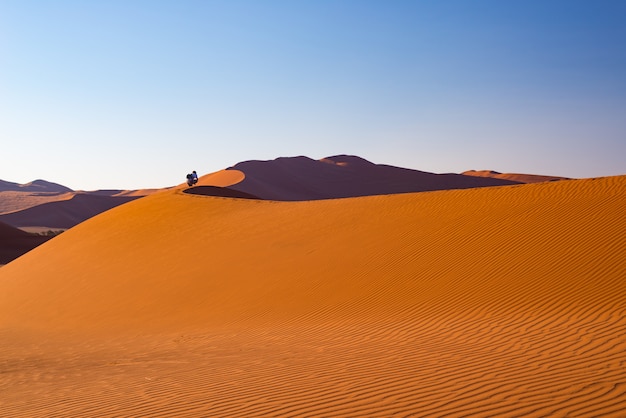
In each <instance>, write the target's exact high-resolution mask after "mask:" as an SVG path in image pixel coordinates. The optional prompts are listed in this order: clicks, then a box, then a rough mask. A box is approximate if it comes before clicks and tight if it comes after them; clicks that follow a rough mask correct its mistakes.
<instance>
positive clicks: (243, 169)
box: [205, 155, 517, 201]
mask: <svg viewBox="0 0 626 418" xmlns="http://www.w3.org/2000/svg"><path fill="white" fill-rule="evenodd" d="M230 170H237V171H238V172H240V173H243V175H242V177H241V178H240V179H239V180H237V181H236V182H232V183H230V184H213V183H212V182H210V180H209V179H206V180H205V181H207V182H208V183H207V184H208V185H212V186H229V188H231V189H234V190H239V191H241V192H245V193H249V194H251V195H253V196H258V197H259V198H261V199H269V200H281V201H296V200H318V199H335V198H342V197H357V196H373V195H381V194H393V193H408V192H422V191H431V190H449V189H466V188H472V187H487V186H498V185H500V186H501V185H507V184H508V185H510V184H515V183H517V182H515V181H510V180H502V179H494V178H487V177H477V176H464V175H461V174H433V173H427V172H423V171H418V170H411V169H407V168H400V167H393V166H389V165H383V164H374V163H371V162H369V161H367V160H364V159H363V158H360V157H356V156H351V155H337V156H334V157H327V158H323V159H321V160H313V159H311V158H308V157H288V158H285V157H281V158H277V159H275V160H271V161H244V162H241V163H238V164H236V165H234V166H233V167H231V169H229V170H226V171H230Z"/></svg>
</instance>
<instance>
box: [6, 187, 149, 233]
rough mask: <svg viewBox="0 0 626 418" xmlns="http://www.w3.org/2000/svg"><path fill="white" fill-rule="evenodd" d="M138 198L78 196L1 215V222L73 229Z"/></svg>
mask: <svg viewBox="0 0 626 418" xmlns="http://www.w3.org/2000/svg"><path fill="white" fill-rule="evenodd" d="M138 198H139V197H135V196H129V197H111V196H100V195H92V194H76V195H75V196H74V197H72V198H71V199H69V200H62V201H56V202H48V203H44V204H41V205H38V206H34V207H30V208H28V209H25V210H21V211H18V212H12V213H6V214H3V215H0V222H5V223H7V224H9V225H12V226H15V227H27V226H45V227H47V228H71V227H73V226H75V225H77V224H79V223H80V222H83V221H84V220H86V219H89V218H91V217H92V216H95V215H97V214H99V213H102V212H104V211H106V210H109V209H111V208H114V207H115V206H119V205H121V204H124V203H127V202H130V201H131V200H135V199H138Z"/></svg>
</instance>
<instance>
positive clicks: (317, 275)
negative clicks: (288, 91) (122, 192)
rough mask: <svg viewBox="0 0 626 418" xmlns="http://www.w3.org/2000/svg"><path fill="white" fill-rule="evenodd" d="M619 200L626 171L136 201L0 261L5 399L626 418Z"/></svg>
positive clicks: (161, 408)
mask: <svg viewBox="0 0 626 418" xmlns="http://www.w3.org/2000/svg"><path fill="white" fill-rule="evenodd" d="M242 171H243V170H242ZM246 176H247V173H246ZM231 187H232V186H231ZM625 203H626V176H621V177H609V178H601V179H587V180H571V181H562V182H551V183H541V184H530V185H520V186H507V187H492V188H481V189H471V190H450V191H438V192H430V193H409V194H398V195H385V196H370V197H360V198H353V199H334V200H317V201H308V202H275V201H263V200H249V199H229V198H223V197H207V196H200V195H189V194H185V193H183V192H182V191H181V190H171V191H168V192H163V193H160V194H156V195H153V196H149V197H146V198H144V199H139V200H137V201H134V202H131V203H129V204H126V205H122V206H119V207H116V208H114V209H112V210H110V211H108V212H106V213H103V214H101V215H98V216H96V217H94V218H92V219H90V220H89V221H87V222H84V223H82V224H80V225H78V226H76V227H75V228H72V229H71V230H69V231H67V232H66V233H64V234H63V235H61V236H59V237H57V238H55V239H54V240H52V241H50V242H48V243H46V244H44V245H42V246H40V247H38V248H36V249H35V250H33V251H31V252H30V253H28V254H26V255H24V256H23V257H21V258H20V259H18V260H15V261H14V262H13V263H11V264H8V265H7V266H4V267H2V268H1V269H0V334H1V338H2V341H3V344H2V345H0V367H1V370H2V373H0V393H2V397H1V398H0V410H2V411H3V413H5V414H7V415H8V416H12V417H44V416H111V417H112V416H146V417H147V416H155V417H156V416H159V417H182V416H223V417H255V416H259V417H260V416H315V417H320V416H328V417H337V416H342V417H344V416H345V417H348V416H354V417H361V416H368V417H388V416H448V417H462V416H463V417H464V416H477V417H493V416H504V417H513V416H529V417H544V416H576V417H597V416H612V417H619V416H623V413H624V411H625V410H626V368H625V367H624V365H625V364H626V339H625V338H624V335H625V332H626V280H625V278H626V217H625V216H624V211H623V208H624V207H625Z"/></svg>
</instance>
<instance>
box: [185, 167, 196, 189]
mask: <svg viewBox="0 0 626 418" xmlns="http://www.w3.org/2000/svg"><path fill="white" fill-rule="evenodd" d="M197 182H198V174H197V173H196V170H194V171H193V172H192V173H191V174H187V186H189V187H191V186H193V185H194V184H196V183H197Z"/></svg>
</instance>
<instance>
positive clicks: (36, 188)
mask: <svg viewBox="0 0 626 418" xmlns="http://www.w3.org/2000/svg"><path fill="white" fill-rule="evenodd" d="M71 191H72V189H70V188H69V187H65V186H63V185H60V184H57V183H52V182H50V181H45V180H35V181H32V182H30V183H26V184H18V183H12V182H10V181H5V180H0V192H31V193H36V192H40V193H67V192H71Z"/></svg>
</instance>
